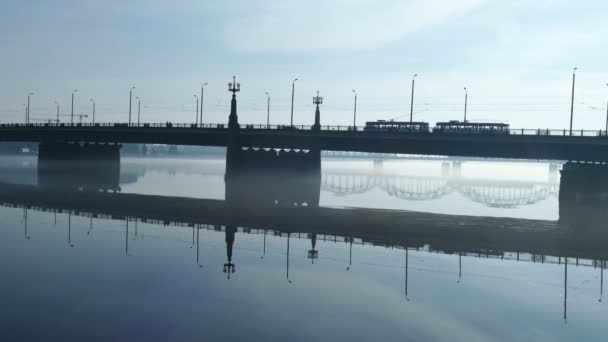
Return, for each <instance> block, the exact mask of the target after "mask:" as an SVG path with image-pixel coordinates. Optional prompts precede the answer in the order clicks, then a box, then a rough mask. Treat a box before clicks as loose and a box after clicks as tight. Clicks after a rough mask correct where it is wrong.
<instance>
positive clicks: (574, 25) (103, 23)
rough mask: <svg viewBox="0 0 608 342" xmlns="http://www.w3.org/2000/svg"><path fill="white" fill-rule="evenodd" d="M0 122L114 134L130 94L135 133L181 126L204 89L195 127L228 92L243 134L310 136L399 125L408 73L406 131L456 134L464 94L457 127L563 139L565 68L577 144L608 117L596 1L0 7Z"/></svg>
mask: <svg viewBox="0 0 608 342" xmlns="http://www.w3.org/2000/svg"><path fill="white" fill-rule="evenodd" d="M0 7H1V9H2V10H1V11H0V44H1V45H0V46H1V47H2V48H1V49H2V50H1V51H2V59H1V61H2V63H0V75H2V82H0V121H2V122H7V121H15V120H23V113H24V110H23V104H24V103H25V102H26V95H27V93H28V92H30V91H33V92H35V93H36V94H35V95H34V96H33V97H32V114H31V116H32V117H34V118H40V119H43V118H49V117H51V116H52V115H53V114H54V110H55V109H54V104H53V101H58V102H60V103H61V105H62V106H61V107H62V110H61V111H62V113H63V114H68V113H69V111H70V108H69V104H70V94H71V91H72V89H78V90H79V91H78V93H77V97H76V112H78V113H80V112H82V113H85V114H89V113H90V111H91V106H90V102H89V99H90V98H92V97H93V98H95V100H96V102H97V116H98V121H126V119H127V113H128V100H129V88H130V87H131V86H136V92H135V93H136V95H138V96H140V97H142V98H143V113H142V117H143V121H150V122H165V121H173V122H190V121H193V120H194V106H195V98H194V97H193V94H195V93H200V85H201V83H202V82H203V81H204V82H208V83H209V85H208V86H207V88H206V96H205V121H207V122H225V121H227V118H228V112H229V99H230V98H229V93H228V92H227V90H226V83H227V82H229V81H230V80H231V76H232V75H233V74H236V75H237V78H238V81H240V82H241V83H242V92H241V93H240V94H239V119H240V121H241V123H245V122H251V123H263V122H265V119H266V97H265V94H264V92H265V91H268V92H270V94H271V98H272V100H271V122H272V123H286V122H288V121H289V108H290V96H291V80H292V79H293V78H295V77H298V78H299V79H300V80H299V81H298V82H297V83H296V97H295V119H294V121H295V123H296V124H310V123H312V121H313V120H314V109H313V105H312V96H313V95H314V94H315V93H316V90H317V89H319V90H320V92H321V95H323V96H324V97H325V103H324V104H323V107H322V122H323V123H324V124H344V125H346V124H350V123H351V122H352V107H353V96H352V95H353V93H352V91H351V89H356V90H357V92H358V94H359V103H358V123H359V124H363V123H364V121H365V120H375V119H391V118H397V117H400V116H407V115H408V114H409V103H410V91H411V88H410V87H411V77H412V75H413V74H414V73H418V74H419V77H418V78H417V81H416V95H415V105H414V112H415V113H416V114H415V119H416V120H424V121H429V122H436V121H441V120H450V119H460V118H461V117H462V112H463V102H464V90H463V87H464V86H466V87H467V88H468V89H469V105H470V106H469V116H468V118H469V119H471V120H496V121H505V122H508V123H510V124H511V126H513V127H533V128H536V127H543V128H547V127H548V128H563V127H566V126H567V125H568V122H569V114H570V91H571V77H572V68H573V67H575V66H576V67H578V68H579V70H578V72H577V85H576V94H575V120H574V127H575V128H579V129H580V128H586V129H598V128H603V127H604V125H605V120H606V112H605V109H606V101H608V86H606V83H608V72H607V71H606V67H605V63H606V56H607V55H608V26H607V25H606V24H605V14H606V13H607V12H608V11H607V10H608V3H606V2H605V1H599V0H598V1H595V0H586V1H576V2H575V1H561V0H530V1H524V0H513V1H490V0H459V1H453V0H426V1H405V0H334V1H322V0H310V1H296V0H291V1H290V0H287V1H274V0H261V1H242V0H234V1H230V2H226V1H200V0H198V1H194V0H184V1H171V2H170V1H160V0H148V1H144V0H133V1H128V0H125V1H115V0H106V1H92V0H80V1H76V0H73V1H70V0H54V1H45V0H20V1H18V0H4V1H3V2H2V5H0Z"/></svg>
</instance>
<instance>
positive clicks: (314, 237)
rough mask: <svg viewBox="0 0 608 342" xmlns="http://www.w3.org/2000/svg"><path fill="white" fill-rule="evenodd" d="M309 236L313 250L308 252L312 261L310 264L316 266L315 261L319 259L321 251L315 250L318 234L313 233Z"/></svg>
mask: <svg viewBox="0 0 608 342" xmlns="http://www.w3.org/2000/svg"><path fill="white" fill-rule="evenodd" d="M309 236H310V244H311V246H312V249H311V250H309V251H308V259H310V262H311V263H312V264H314V263H315V259H318V258H319V251H317V250H316V249H315V248H316V247H317V234H315V233H312V234H310V235H309Z"/></svg>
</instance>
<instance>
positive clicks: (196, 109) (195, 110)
mask: <svg viewBox="0 0 608 342" xmlns="http://www.w3.org/2000/svg"><path fill="white" fill-rule="evenodd" d="M194 97H196V108H195V109H194V112H195V113H196V121H195V122H196V123H198V95H196V94H194Z"/></svg>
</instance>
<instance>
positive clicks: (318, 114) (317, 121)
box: [312, 90, 323, 130]
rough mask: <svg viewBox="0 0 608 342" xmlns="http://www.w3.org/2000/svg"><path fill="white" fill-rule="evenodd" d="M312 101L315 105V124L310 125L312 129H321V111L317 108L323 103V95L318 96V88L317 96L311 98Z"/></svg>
mask: <svg viewBox="0 0 608 342" xmlns="http://www.w3.org/2000/svg"><path fill="white" fill-rule="evenodd" d="M312 103H314V104H316V105H317V109H316V110H315V124H314V125H313V126H312V129H313V130H320V129H321V111H320V110H319V105H320V104H322V103H323V97H322V96H319V90H317V96H315V97H313V98H312Z"/></svg>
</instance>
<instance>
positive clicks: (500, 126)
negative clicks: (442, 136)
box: [433, 120, 510, 135]
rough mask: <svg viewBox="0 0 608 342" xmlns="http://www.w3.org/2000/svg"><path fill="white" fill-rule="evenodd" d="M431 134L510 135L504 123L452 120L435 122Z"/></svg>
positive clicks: (507, 126) (507, 125)
mask: <svg viewBox="0 0 608 342" xmlns="http://www.w3.org/2000/svg"><path fill="white" fill-rule="evenodd" d="M433 133H446V134H489V135H507V134H510V131H509V124H505V123H494V122H468V121H464V122H463V121H457V120H452V121H448V122H437V123H436V124H435V128H433Z"/></svg>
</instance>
